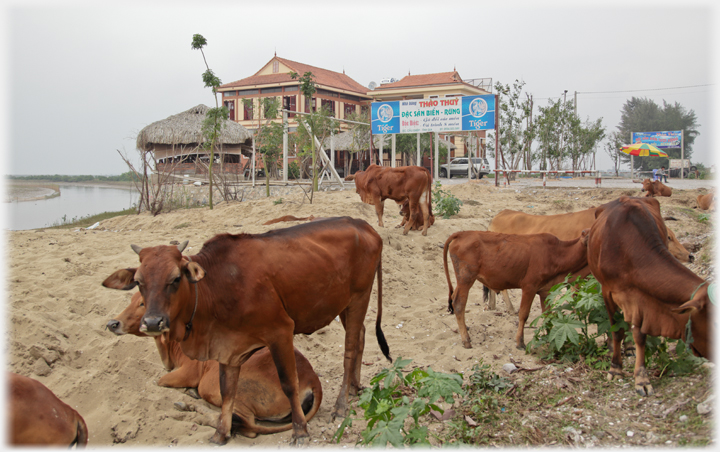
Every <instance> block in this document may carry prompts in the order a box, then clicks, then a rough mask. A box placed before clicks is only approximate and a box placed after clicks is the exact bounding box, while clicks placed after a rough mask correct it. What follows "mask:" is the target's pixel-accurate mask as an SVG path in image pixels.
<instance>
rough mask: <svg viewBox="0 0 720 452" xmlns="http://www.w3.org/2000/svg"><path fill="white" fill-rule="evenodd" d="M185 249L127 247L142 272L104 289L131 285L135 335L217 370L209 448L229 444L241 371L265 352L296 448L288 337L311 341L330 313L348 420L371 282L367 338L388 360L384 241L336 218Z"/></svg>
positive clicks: (298, 413) (296, 407)
mask: <svg viewBox="0 0 720 452" xmlns="http://www.w3.org/2000/svg"><path fill="white" fill-rule="evenodd" d="M186 245H187V242H185V243H183V244H181V245H179V246H178V247H174V246H155V247H150V248H143V249H141V248H140V247H137V246H135V245H133V249H134V250H135V251H136V252H137V253H138V254H139V257H140V266H139V267H137V268H128V269H124V270H118V271H116V272H115V273H114V274H112V275H111V276H109V277H108V278H107V279H106V280H105V281H104V282H103V285H104V286H106V287H110V288H114V289H123V290H129V289H132V288H133V287H135V285H138V286H139V287H140V293H141V294H142V296H143V298H144V299H145V303H146V308H147V310H146V312H145V315H144V316H143V319H142V323H143V324H142V326H141V331H143V332H145V333H147V334H149V335H152V336H157V335H160V334H163V333H165V332H168V333H169V337H170V339H172V340H175V341H178V342H180V343H181V347H182V351H183V352H184V353H185V354H186V355H187V356H188V357H190V358H192V359H197V360H200V361H206V360H209V359H214V360H216V361H218V362H219V363H220V390H221V393H222V399H223V400H222V410H221V413H220V419H219V421H218V426H217V431H216V432H215V434H214V435H213V437H212V438H211V442H213V443H215V444H225V443H226V442H227V440H228V438H229V436H230V425H231V419H232V412H233V402H234V399H235V393H236V390H237V383H238V374H239V372H240V366H241V365H242V364H243V363H245V362H246V361H247V360H248V358H249V357H250V356H252V354H253V353H254V352H255V351H257V350H259V349H260V348H262V347H267V348H268V349H269V350H270V353H271V354H272V357H273V361H274V362H275V366H276V367H277V371H278V375H279V377H280V382H281V385H282V388H283V392H285V394H286V395H287V397H288V399H289V400H290V406H291V408H292V424H293V442H294V443H297V444H301V443H304V439H305V438H307V437H308V432H307V422H306V420H305V416H304V414H303V411H302V408H301V405H300V396H299V389H298V376H297V369H296V365H295V354H294V347H293V335H294V334H300V333H303V334H311V333H313V332H315V331H317V330H319V329H320V328H323V327H324V326H326V325H328V324H329V323H330V322H332V320H333V319H334V318H335V317H337V316H339V317H340V321H341V322H342V325H343V327H344V328H345V352H344V363H343V367H344V374H343V382H342V386H341V388H340V393H339V394H338V398H337V401H336V403H335V408H334V410H333V413H332V415H333V418H334V417H336V416H345V415H346V413H347V400H348V394H349V393H350V392H352V393H353V394H355V393H356V392H357V391H358V389H359V388H360V370H361V364H362V354H363V350H364V346H365V326H364V324H363V321H364V319H365V314H366V312H367V308H368V303H369V302H370V295H371V293H372V286H373V282H374V279H375V277H376V276H377V281H378V313H377V320H376V323H375V333H376V336H377V339H378V343H379V344H380V349H381V350H382V352H383V354H384V355H385V356H386V357H387V358H388V359H390V352H389V349H388V346H387V342H386V341H385V337H384V335H383V333H382V329H381V328H380V322H381V319H382V259H381V258H382V239H381V238H380V236H379V235H378V233H377V232H375V230H374V229H373V228H372V227H371V226H370V225H369V224H367V222H365V221H363V220H358V219H353V218H350V217H341V218H329V219H327V220H321V221H313V222H310V223H305V224H300V225H297V226H292V227H289V228H284V229H276V230H274V231H269V232H266V233H264V234H239V235H231V234H221V235H217V236H215V237H213V238H212V239H210V240H208V241H207V242H205V243H204V244H203V247H202V249H201V250H200V252H199V253H198V254H196V255H194V256H183V255H182V254H181V253H182V250H183V249H184V248H185V246H186ZM258 257H262V259H258Z"/></svg>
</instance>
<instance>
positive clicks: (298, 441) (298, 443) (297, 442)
mask: <svg viewBox="0 0 720 452" xmlns="http://www.w3.org/2000/svg"><path fill="white" fill-rule="evenodd" d="M290 445H291V446H295V447H307V446H309V445H310V442H309V439H308V437H307V436H301V437H299V438H295V437H293V439H292V440H291V441H290Z"/></svg>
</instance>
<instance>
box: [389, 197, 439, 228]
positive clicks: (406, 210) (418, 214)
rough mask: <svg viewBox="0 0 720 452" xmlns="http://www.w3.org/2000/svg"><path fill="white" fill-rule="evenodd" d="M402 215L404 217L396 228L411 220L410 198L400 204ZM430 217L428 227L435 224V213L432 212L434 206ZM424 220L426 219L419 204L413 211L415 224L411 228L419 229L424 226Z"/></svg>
mask: <svg viewBox="0 0 720 452" xmlns="http://www.w3.org/2000/svg"><path fill="white" fill-rule="evenodd" d="M400 216H401V217H402V221H401V222H400V224H398V225H397V226H395V227H396V228H402V227H403V226H405V225H406V224H407V223H408V221H410V202H409V201H408V200H405V201H403V202H402V203H401V204H400ZM428 219H429V223H428V227H430V226H432V225H434V224H435V215H433V213H432V208H431V209H430V216H429V217H428ZM423 221H424V219H423V216H422V211H421V210H420V207H419V206H418V207H416V208H415V211H414V212H413V225H412V227H411V228H410V230H413V231H419V230H420V229H421V228H422V227H423V226H424V225H423Z"/></svg>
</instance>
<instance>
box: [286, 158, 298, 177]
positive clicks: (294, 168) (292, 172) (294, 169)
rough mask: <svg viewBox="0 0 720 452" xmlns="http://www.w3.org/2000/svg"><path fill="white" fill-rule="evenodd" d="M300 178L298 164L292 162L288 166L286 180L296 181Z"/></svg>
mask: <svg viewBox="0 0 720 452" xmlns="http://www.w3.org/2000/svg"><path fill="white" fill-rule="evenodd" d="M299 177H300V165H298V162H296V161H294V160H293V161H292V162H290V163H289V164H288V179H298V178H299Z"/></svg>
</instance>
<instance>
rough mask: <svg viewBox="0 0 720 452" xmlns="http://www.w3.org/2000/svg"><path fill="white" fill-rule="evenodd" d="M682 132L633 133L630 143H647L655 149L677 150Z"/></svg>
mask: <svg viewBox="0 0 720 452" xmlns="http://www.w3.org/2000/svg"><path fill="white" fill-rule="evenodd" d="M681 139H682V130H677V131H670V132H633V133H632V143H631V144H635V143H647V144H651V145H653V146H655V147H656V148H661V149H662V148H679V147H680V143H681V141H680V140H681Z"/></svg>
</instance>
